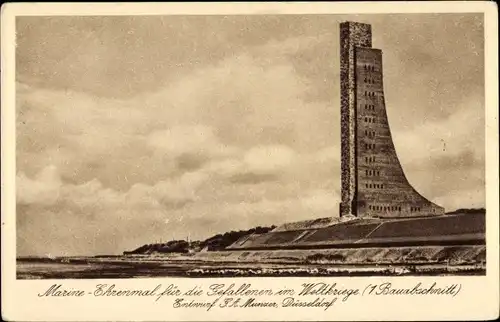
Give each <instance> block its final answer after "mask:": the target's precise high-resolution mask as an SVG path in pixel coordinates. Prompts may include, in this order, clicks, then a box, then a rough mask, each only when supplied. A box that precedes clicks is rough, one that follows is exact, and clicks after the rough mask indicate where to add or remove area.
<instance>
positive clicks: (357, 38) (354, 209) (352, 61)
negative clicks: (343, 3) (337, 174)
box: [340, 22, 444, 217]
mask: <svg viewBox="0 0 500 322" xmlns="http://www.w3.org/2000/svg"><path fill="white" fill-rule="evenodd" d="M340 87H341V88H340V94H341V95H340V96H341V101H340V109H341V111H340V112H341V113H340V114H341V121H340V122H341V124H340V126H341V159H342V161H341V177H342V183H341V190H342V200H341V204H340V215H341V216H345V215H354V216H359V217H362V216H379V217H408V216H425V215H438V214H443V213H444V208H443V207H440V206H438V205H436V204H434V203H432V202H430V201H429V200H427V199H426V198H425V197H423V196H422V195H420V194H419V193H418V192H417V191H416V190H415V189H414V188H413V187H412V186H411V185H410V183H409V182H408V180H407V179H406V176H405V174H404V172H403V169H402V167H401V164H400V162H399V159H398V157H397V154H396V150H395V148H394V144H393V142H392V137H391V131H390V128H389V123H388V120H387V113H386V110H385V101H384V89H383V74H382V51H381V50H380V49H375V48H372V31H371V25H368V24H363V23H356V22H344V23H341V24H340Z"/></svg>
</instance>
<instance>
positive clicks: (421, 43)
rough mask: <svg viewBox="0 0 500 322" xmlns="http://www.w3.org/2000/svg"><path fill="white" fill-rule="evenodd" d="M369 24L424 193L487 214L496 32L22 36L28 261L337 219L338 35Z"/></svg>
mask: <svg viewBox="0 0 500 322" xmlns="http://www.w3.org/2000/svg"><path fill="white" fill-rule="evenodd" d="M345 20H355V21H360V22H366V23H371V24H372V28H373V33H374V35H373V40H374V47H376V48H380V49H382V50H383V55H384V77H385V96H386V103H387V113H388V117H389V121H390V123H391V130H392V132H393V136H394V139H395V145H396V149H397V152H398V154H399V156H400V159H401V162H402V164H403V167H404V169H405V172H406V174H407V177H408V179H409V180H410V182H411V183H412V184H413V185H414V186H415V187H416V188H417V190H419V191H420V192H421V193H422V194H423V195H424V196H426V197H428V198H429V199H431V200H432V201H434V202H436V203H438V204H440V205H442V206H444V207H446V209H447V210H454V209H456V208H458V207H482V206H484V204H485V196H484V194H485V191H484V190H485V189H484V172H485V166H484V125H483V124H484V46H483V20H482V15H472V14H465V15H464V14H459V15H455V14H446V15H432V14H425V15H422V14H419V15H407V14H406V15H363V16H345V15H344V16H340V15H319V16H244V15H241V16H149V17H146V16H129V17H117V16H116V17H23V18H18V19H17V22H16V24H17V53H16V59H17V60H16V73H17V75H16V78H17V79H16V81H17V88H16V94H17V95H16V97H17V98H16V99H17V102H16V117H17V119H16V122H17V125H16V126H17V154H16V158H17V233H18V237H17V249H18V254H19V255H46V254H52V255H84V254H115V253H116V254H118V253H121V252H122V251H123V250H130V249H133V248H136V247H137V246H140V245H142V244H144V243H151V242H155V241H159V240H160V239H162V240H164V241H165V240H169V239H172V238H176V239H180V238H186V237H187V236H189V237H190V238H192V239H197V238H206V237H209V236H211V235H213V234H216V233H219V232H225V231H228V230H236V229H248V228H251V227H254V226H257V225H272V224H276V225H279V224H282V223H284V222H290V221H297V220H303V219H312V218H317V217H327V216H337V215H338V202H339V193H340V191H339V190H340V173H339V168H340V149H339V145H340V129H339V123H340V119H339V116H340V115H339V110H340V107H339V101H340V99H339V86H340V85H339V46H338V42H339V36H338V34H339V32H338V23H339V22H341V21H345Z"/></svg>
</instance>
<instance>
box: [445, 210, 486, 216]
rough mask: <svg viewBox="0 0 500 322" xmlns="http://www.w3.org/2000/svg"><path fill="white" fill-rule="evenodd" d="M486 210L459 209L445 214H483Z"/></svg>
mask: <svg viewBox="0 0 500 322" xmlns="http://www.w3.org/2000/svg"><path fill="white" fill-rule="evenodd" d="M485 213H486V209H484V208H460V209H457V210H455V211H450V212H447V213H446V214H447V215H455V214H485Z"/></svg>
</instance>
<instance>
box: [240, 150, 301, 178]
mask: <svg viewBox="0 0 500 322" xmlns="http://www.w3.org/2000/svg"><path fill="white" fill-rule="evenodd" d="M294 158H295V153H294V151H293V150H292V149H290V148H288V147H286V146H282V145H270V146H258V147H253V148H251V149H250V150H249V151H248V152H247V153H246V154H245V157H244V162H245V164H246V165H247V167H248V170H249V171H250V172H252V173H256V174H269V173H271V174H272V173H276V172H281V171H284V170H286V168H287V167H288V166H290V165H291V163H292V162H293V161H294Z"/></svg>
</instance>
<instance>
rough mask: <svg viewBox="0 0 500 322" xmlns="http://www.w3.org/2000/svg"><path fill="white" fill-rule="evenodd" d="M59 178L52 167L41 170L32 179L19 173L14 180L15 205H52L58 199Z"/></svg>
mask: <svg viewBox="0 0 500 322" xmlns="http://www.w3.org/2000/svg"><path fill="white" fill-rule="evenodd" d="M60 187H61V178H60V177H59V174H58V173H57V169H56V168H55V167H53V166H50V167H47V168H45V169H43V170H42V171H41V172H40V173H39V174H38V175H37V176H36V178H34V179H30V178H28V177H27V176H26V175H25V174H24V173H22V172H21V173H19V174H18V176H17V180H16V196H17V203H18V204H21V205H24V204H41V205H52V204H54V203H55V202H56V201H57V199H58V198H59V189H60Z"/></svg>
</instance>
